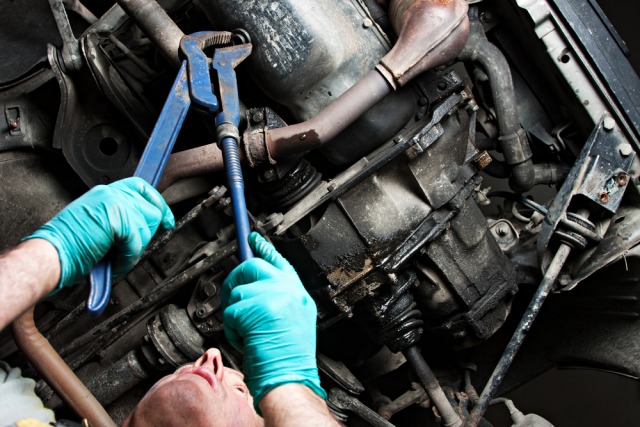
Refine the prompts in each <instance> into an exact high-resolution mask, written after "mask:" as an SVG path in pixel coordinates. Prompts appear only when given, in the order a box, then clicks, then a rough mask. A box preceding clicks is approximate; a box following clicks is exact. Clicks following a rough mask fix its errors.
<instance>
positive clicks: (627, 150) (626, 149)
mask: <svg viewBox="0 0 640 427" xmlns="http://www.w3.org/2000/svg"><path fill="white" fill-rule="evenodd" d="M618 149H619V150H620V154H621V155H622V156H624V157H627V156H628V155H630V154H631V153H633V147H631V144H629V143H628V142H625V143H622V144H620V147H618Z"/></svg>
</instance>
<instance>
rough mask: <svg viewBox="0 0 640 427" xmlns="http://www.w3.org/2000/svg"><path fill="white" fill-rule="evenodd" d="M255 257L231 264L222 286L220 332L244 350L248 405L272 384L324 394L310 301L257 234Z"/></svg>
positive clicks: (253, 235)
mask: <svg viewBox="0 0 640 427" xmlns="http://www.w3.org/2000/svg"><path fill="white" fill-rule="evenodd" d="M249 245H250V246H251V249H252V250H253V253H254V255H255V256H256V257H257V258H253V259H250V260H248V261H245V262H243V263H242V264H240V265H239V266H238V267H236V268H235V269H234V270H233V271H232V272H231V274H229V276H228V277H227V279H226V280H225V281H224V283H223V285H222V293H221V300H222V307H223V309H224V313H223V321H224V331H225V335H226V336H227V339H228V340H229V341H230V342H231V343H232V344H233V345H234V346H235V347H236V348H237V349H239V350H240V351H243V352H244V375H245V382H246V384H247V386H248V387H249V391H250V392H251V395H252V396H253V398H254V405H255V407H256V410H258V404H259V403H260V401H261V400H262V398H263V397H264V396H265V395H266V394H267V393H268V392H269V391H271V390H272V389H274V388H276V387H278V386H281V385H284V384H289V383H299V384H304V385H306V386H307V387H309V388H311V389H312V390H313V391H314V392H315V393H317V394H318V395H319V396H321V397H322V398H323V399H326V397H327V394H326V392H325V391H324V390H323V389H322V387H321V386H320V378H319V377H318V368H317V365H316V317H317V313H318V311H317V308H316V304H315V302H314V301H313V299H312V298H311V296H310V295H309V294H308V293H307V290H306V289H305V288H304V286H303V285H302V282H300V279H299V277H298V274H297V273H296V271H295V270H294V269H293V267H292V266H291V264H289V262H288V261H287V260H286V259H284V257H282V255H280V254H279V253H278V251H276V249H275V248H274V247H273V245H271V244H270V243H269V242H267V241H266V240H265V239H264V238H263V237H262V236H260V235H259V234H258V233H255V232H253V233H251V234H250V235H249Z"/></svg>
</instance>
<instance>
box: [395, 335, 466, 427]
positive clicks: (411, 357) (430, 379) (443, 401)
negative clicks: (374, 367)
mask: <svg viewBox="0 0 640 427" xmlns="http://www.w3.org/2000/svg"><path fill="white" fill-rule="evenodd" d="M402 354H403V355H404V357H405V358H406V359H407V361H408V362H409V364H410V365H411V367H412V368H413V370H414V372H415V373H416V375H417V376H418V380H420V383H421V384H422V386H423V387H424V389H425V391H426V392H427V394H428V395H429V399H431V402H433V405H434V406H435V407H436V408H437V409H438V412H439V413H440V416H441V417H442V421H443V423H444V425H445V426H447V427H459V426H461V425H462V419H461V418H460V415H459V414H458V413H457V412H456V411H455V410H454V409H453V407H452V406H451V402H449V399H447V396H445V394H444V391H442V387H440V383H439V382H438V379H437V378H436V376H435V375H434V374H433V371H432V370H431V368H430V367H429V365H427V362H426V361H425V360H424V358H423V357H422V354H420V350H419V349H418V347H417V346H415V345H412V346H411V347H409V348H407V349H406V350H403V351H402Z"/></svg>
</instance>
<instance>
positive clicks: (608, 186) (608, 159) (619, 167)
mask: <svg viewBox="0 0 640 427" xmlns="http://www.w3.org/2000/svg"><path fill="white" fill-rule="evenodd" d="M605 120H606V117H603V118H602V119H601V120H600V123H598V124H597V125H596V126H595V127H594V129H593V132H592V133H591V135H590V136H589V138H588V140H587V142H586V143H585V145H584V146H583V147H582V151H581V152H580V155H579V156H578V158H577V159H576V162H575V164H574V167H573V169H571V172H570V173H569V176H568V177H567V179H566V180H565V182H564V184H563V185H562V187H561V188H560V191H558V194H557V195H556V197H555V198H554V199H553V201H552V203H551V204H550V206H549V213H548V215H547V216H546V217H545V220H544V222H543V223H542V228H541V230H540V234H539V237H538V242H537V251H538V256H539V257H540V258H541V259H542V256H543V254H544V252H545V250H546V248H547V246H548V245H549V241H550V239H551V235H552V234H553V232H554V230H555V229H556V228H557V227H558V224H559V223H560V221H561V219H562V218H563V217H564V215H565V212H566V210H567V208H568V207H569V205H570V203H571V202H572V201H574V200H578V198H582V200H583V202H589V204H590V205H591V206H593V207H598V208H599V209H601V210H603V211H605V212H607V213H608V216H610V215H612V214H614V213H615V212H616V211H617V209H618V207H619V206H620V202H621V201H622V196H623V195H624V192H625V189H626V185H622V186H621V185H619V184H618V183H617V182H616V177H617V176H618V175H619V174H620V173H621V172H624V173H626V174H628V172H629V169H630V167H631V165H632V163H633V161H634V158H635V153H634V152H631V153H628V154H627V155H623V154H622V153H623V152H622V151H621V150H620V147H621V145H623V144H625V143H627V144H628V142H627V139H626V138H625V136H624V134H623V133H622V131H621V130H620V128H619V127H617V126H614V127H613V128H611V129H605V127H604V123H605ZM603 195H606V198H605V197H603ZM605 230H606V229H605ZM605 230H601V231H600V232H601V233H604V231H605Z"/></svg>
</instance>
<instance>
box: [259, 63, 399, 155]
mask: <svg viewBox="0 0 640 427" xmlns="http://www.w3.org/2000/svg"><path fill="white" fill-rule="evenodd" d="M391 92H392V88H391V86H389V84H388V82H387V81H386V80H385V78H384V77H383V76H382V75H381V74H380V73H379V72H378V71H376V70H372V71H370V72H369V73H368V74H367V75H366V76H364V77H363V78H362V79H360V80H359V81H358V82H357V83H356V84H355V85H353V86H352V87H351V88H349V90H347V91H346V92H345V93H343V94H342V95H340V97H338V99H336V100H335V101H334V102H332V103H331V104H329V106H327V108H325V109H324V110H322V111H321V112H320V113H318V114H316V116H315V117H313V118H311V119H309V120H307V121H306V122H302V123H298V124H296V125H292V126H286V127H283V128H277V129H269V130H267V134H266V143H267V151H268V153H269V155H270V156H271V157H272V158H274V159H279V158H283V157H287V156H291V155H293V154H297V153H301V152H305V151H309V150H312V149H314V148H318V147H319V146H320V145H322V144H324V143H325V142H327V141H330V140H331V139H333V138H334V137H335V136H336V135H338V134H339V133H340V132H342V131H343V130H344V129H346V128H347V126H349V125H350V124H351V123H353V122H354V121H355V120H356V119H357V118H358V117H360V116H361V115H363V114H364V113H365V112H366V111H367V110H368V109H369V108H371V107H373V106H374V105H376V104H377V103H378V102H379V101H380V100H381V99H382V98H384V97H385V96H387V95H388V94H389V93H391Z"/></svg>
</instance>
